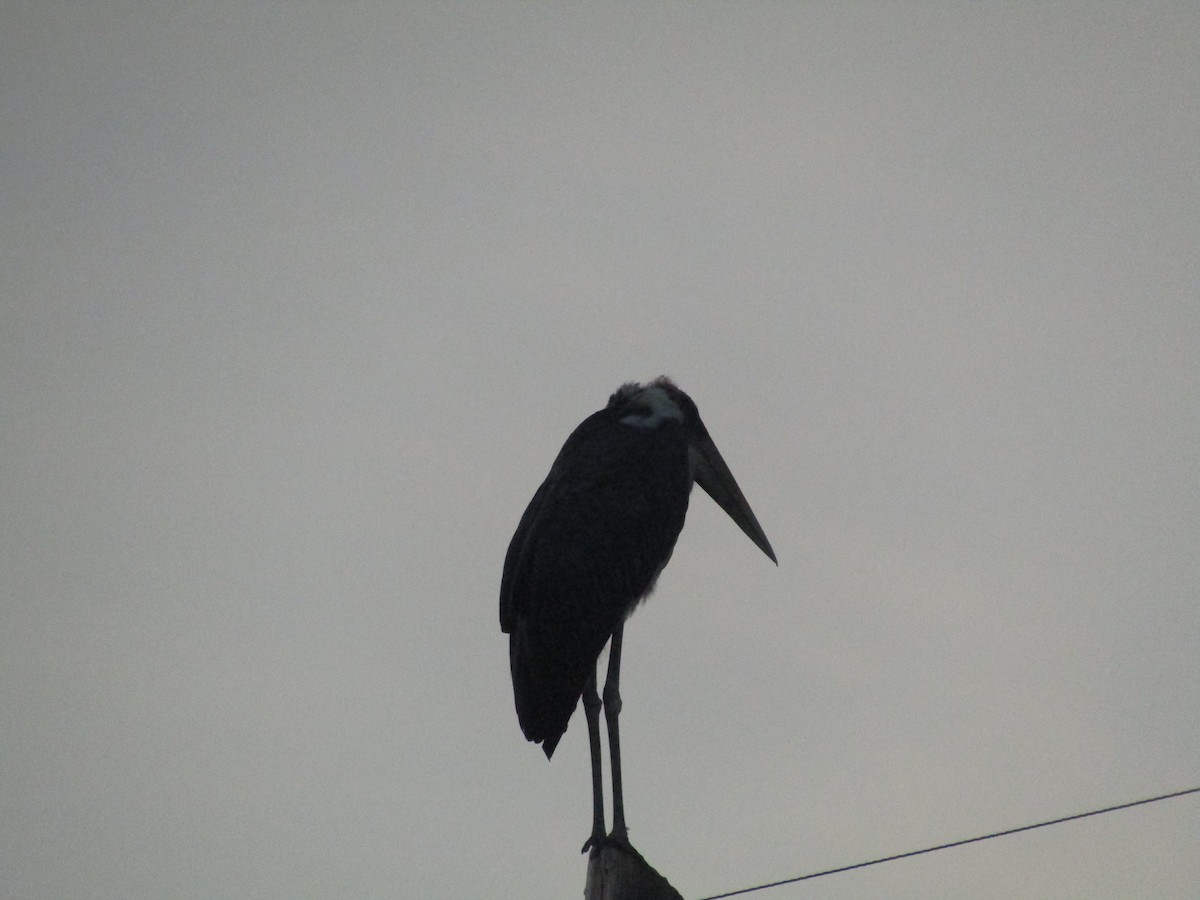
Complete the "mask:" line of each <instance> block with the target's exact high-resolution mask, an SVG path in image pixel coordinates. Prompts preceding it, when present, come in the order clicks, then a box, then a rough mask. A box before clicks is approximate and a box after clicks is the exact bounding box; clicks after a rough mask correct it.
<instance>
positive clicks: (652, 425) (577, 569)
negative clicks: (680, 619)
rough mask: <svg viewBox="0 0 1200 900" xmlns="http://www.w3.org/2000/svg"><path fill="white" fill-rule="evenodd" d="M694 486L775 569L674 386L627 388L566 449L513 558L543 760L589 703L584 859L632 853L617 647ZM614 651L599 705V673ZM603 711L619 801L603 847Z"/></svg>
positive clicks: (510, 619) (522, 663)
mask: <svg viewBox="0 0 1200 900" xmlns="http://www.w3.org/2000/svg"><path fill="white" fill-rule="evenodd" d="M693 482H695V483H697V484H699V485H700V487H702V488H704V490H705V491H706V492H707V493H708V495H709V496H710V497H712V498H713V499H714V500H715V501H717V503H718V504H720V506H721V508H722V509H723V510H725V512H726V513H728V514H729V516H730V517H731V518H732V519H733V520H734V521H735V522H736V523H737V524H738V525H739V526H740V527H741V529H742V531H744V532H745V533H746V535H747V536H749V538H750V540H752V541H754V543H755V544H757V545H758V547H759V549H761V550H762V551H763V553H765V554H767V556H769V557H770V558H771V561H772V562H775V561H776V560H775V552H774V551H773V550H772V549H771V544H770V542H769V541H768V540H767V536H766V535H765V534H764V533H763V530H762V527H761V526H760V525H759V524H758V520H757V519H756V518H755V516H754V513H753V512H752V511H751V509H750V504H749V503H747V502H746V498H745V497H744V496H742V492H741V490H740V489H739V488H738V485H737V482H736V481H735V480H734V478H733V474H732V473H731V472H730V471H729V467H728V466H727V465H725V461H724V460H723V459H722V458H721V454H720V452H719V451H718V450H717V447H716V445H715V444H714V443H713V441H712V438H710V437H709V436H708V430H707V429H706V428H705V427H704V423H703V422H702V421H701V420H700V413H699V412H698V411H697V410H696V404H695V403H693V402H692V398H691V397H689V396H688V395H687V394H685V393H684V392H683V391H681V390H680V389H679V388H677V387H676V386H675V385H674V383H672V382H671V381H670V379H668V378H666V377H661V378H657V379H655V380H654V381H652V382H650V383H649V384H645V385H641V384H636V383H632V382H631V383H629V384H625V385H623V386H622V387H621V388H619V389H618V390H617V391H616V393H614V394H613V395H612V396H611V397H609V398H608V405H607V406H606V407H605V408H604V409H602V410H600V411H599V412H595V413H593V414H592V415H590V416H588V417H587V418H586V419H584V420H583V422H582V423H580V425H579V427H578V428H576V429H575V431H574V432H573V433H572V434H571V436H570V437H569V438H567V442H566V443H565V444H564V445H563V448H562V450H561V451H559V454H558V458H557V459H555V461H554V465H553V466H551V468H550V474H549V475H548V476H546V480H545V481H544V482H542V485H541V487H539V488H538V490H537V493H535V494H534V495H533V500H531V501H530V503H529V506H528V508H526V510H525V513H524V515H522V516H521V521H520V524H518V525H517V530H516V533H515V534H514V535H513V537H512V542H511V543H510V544H509V546H508V554H507V556H506V557H505V560H504V575H503V577H502V579H501V583H500V628H501V630H503V631H504V632H506V633H507V634H508V635H509V644H508V646H509V662H510V665H511V667H512V680H513V695H514V698H515V701H516V707H517V718H518V720H519V721H520V723H521V730H522V731H523V732H524V733H525V737H526V738H528V739H529V740H530V741H533V742H535V743H540V744H541V745H542V749H543V750H544V751H545V753H546V757H547V758H549V757H550V756H551V755H552V754H553V753H554V748H555V747H556V746H557V745H558V741H559V739H560V738H561V737H562V736H563V732H565V731H566V730H567V721H568V720H569V719H570V718H571V714H572V713H573V712H574V711H575V706H576V704H578V702H579V699H580V696H581V695H582V698H583V710H584V713H585V714H586V716H587V725H588V741H589V744H590V747H591V755H592V833H591V836H590V837H589V838H588V840H587V842H586V843H585V844H584V845H583V849H584V850H585V851H586V850H587V849H588V848H589V847H591V848H599V847H600V846H602V845H603V844H604V843H605V842H606V841H615V842H619V843H622V844H625V845H628V832H627V829H626V826H625V808H624V801H623V799H622V796H621V750H620V740H619V738H618V732H617V715H618V714H619V713H620V711H621V695H620V692H619V689H618V680H619V671H620V666H621V635H622V631H623V629H624V623H625V619H626V618H627V617H628V616H629V614H630V613H632V612H633V610H634V608H636V607H637V605H638V603H639V601H641V600H644V599H645V598H646V597H647V596H648V595H649V594H650V592H651V591H652V590H653V589H654V582H655V580H656V579H657V578H658V575H659V573H660V572H662V570H663V567H664V566H665V565H666V564H667V561H668V560H669V559H670V558H671V551H672V550H673V549H674V547H675V540H676V538H678V537H679V532H680V530H681V529H682V528H683V520H684V515H685V514H686V513H687V506H688V495H689V494H690V493H691V490H692V483H693ZM610 641H611V646H610V650H609V659H608V676H607V680H606V681H605V684H604V700H603V704H602V703H601V699H600V696H599V694H598V693H597V690H596V684H597V682H596V664H597V660H598V658H599V656H600V653H601V651H602V650H603V649H604V645H605V644H606V643H608V642H610ZM602 707H603V709H604V716H605V720H606V723H607V725H608V741H609V757H610V762H611V766H612V788H613V827H612V832H611V833H610V834H609V835H608V837H607V838H606V837H605V834H604V793H603V785H602V776H601V765H600V710H601V708H602Z"/></svg>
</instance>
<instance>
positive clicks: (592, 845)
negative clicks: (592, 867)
mask: <svg viewBox="0 0 1200 900" xmlns="http://www.w3.org/2000/svg"><path fill="white" fill-rule="evenodd" d="M605 847H619V848H621V849H622V850H632V849H633V845H632V844H631V843H629V832H628V831H627V830H626V829H624V828H622V829H621V830H620V832H617V831H616V830H614V831H612V832H610V833H608V834H593V835H592V836H591V837H589V838H588V839H587V840H586V841H584V842H583V849H582V850H580V851H579V852H580V853H587V852H588V851H589V850H590V851H591V854H590V855H591V856H596V855H597V854H599V852H600V851H601V850H603V849H604V848H605Z"/></svg>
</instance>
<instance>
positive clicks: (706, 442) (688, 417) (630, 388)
mask: <svg viewBox="0 0 1200 900" xmlns="http://www.w3.org/2000/svg"><path fill="white" fill-rule="evenodd" d="M608 408H609V409H614V410H616V411H617V414H618V416H619V419H618V421H620V422H621V423H622V424H624V425H631V426H633V427H635V428H645V429H655V428H660V427H662V426H663V425H665V424H667V423H669V422H670V423H677V424H678V425H680V426H682V428H683V433H684V435H685V437H686V440H687V447H688V466H689V468H690V469H691V475H692V480H693V481H695V483H696V484H698V485H700V487H702V488H704V491H705V493H707V494H708V496H710V497H712V498H713V499H714V500H715V501H717V504H718V505H719V506H720V507H721V509H723V510H725V512H726V513H727V514H728V515H729V517H730V518H731V519H733V521H734V522H736V523H737V524H738V527H739V528H741V529H742V531H744V532H745V533H746V536H747V537H749V538H750V540H752V541H754V543H755V545H756V546H757V547H758V548H759V549H760V550H762V552H763V553H765V554H767V556H768V557H769V558H770V559H771V562H774V563H776V564H777V565H778V560H776V559H775V551H774V550H772V549H771V542H770V541H768V540H767V536H766V534H765V533H764V532H763V530H762V526H761V525H759V524H758V519H757V518H756V517H755V515H754V511H753V510H752V509H751V508H750V504H749V503H748V502H747V501H746V498H745V496H743V494H742V491H741V488H739V487H738V483H737V481H736V480H735V479H734V477H733V473H732V472H730V471H729V466H727V465H726V464H725V460H724V459H723V458H722V457H721V451H719V450H718V449H717V445H716V444H715V443H713V439H712V438H711V437H709V434H708V429H707V428H705V427H704V421H703V420H702V419H701V418H700V411H699V410H698V409H696V404H695V403H694V402H693V401H692V398H691V397H689V396H688V395H687V394H685V393H684V392H683V391H681V390H680V389H679V388H678V387H677V386H676V385H675V383H674V382H673V381H671V379H669V378H667V377H666V376H665V375H662V376H660V377H658V378H656V379H654V380H653V381H651V382H648V383H647V384H638V383H636V382H628V383H627V384H623V385H621V387H619V388H618V389H617V390H616V391H615V392H614V393H613V394H612V396H611V397H609V398H608Z"/></svg>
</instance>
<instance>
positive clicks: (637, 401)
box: [621, 384, 683, 428]
mask: <svg viewBox="0 0 1200 900" xmlns="http://www.w3.org/2000/svg"><path fill="white" fill-rule="evenodd" d="M631 402H632V403H633V411H632V412H630V413H629V415H627V416H625V417H624V418H622V419H621V423H622V424H624V425H634V426H636V427H637V428H657V427H658V426H659V425H661V424H662V423H663V422H666V421H667V420H668V419H674V420H675V421H676V422H682V421H683V410H681V409H680V408H679V405H678V404H677V403H676V402H675V401H674V400H672V399H671V395H670V394H668V393H667V392H666V391H665V390H664V389H663V388H661V387H659V386H658V385H656V384H651V385H650V386H649V387H645V388H642V389H641V390H640V391H638V392H637V393H636V394H634V395H633V398H632V399H631Z"/></svg>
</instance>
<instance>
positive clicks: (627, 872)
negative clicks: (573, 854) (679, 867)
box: [583, 842, 683, 900]
mask: <svg viewBox="0 0 1200 900" xmlns="http://www.w3.org/2000/svg"><path fill="white" fill-rule="evenodd" d="M583 897H584V900H683V897H682V896H680V894H679V892H678V891H677V890H675V888H673V887H671V885H670V884H669V883H668V882H667V879H665V878H663V877H662V876H661V875H659V874H658V872H656V871H654V869H653V868H651V866H650V864H649V863H647V862H646V860H644V859H642V855H641V854H640V853H638V852H637V851H636V850H634V849H633V847H632V846H630V845H628V844H618V843H616V842H613V843H606V844H605V845H604V846H603V847H601V848H600V851H599V852H598V853H597V852H595V851H593V852H592V853H591V854H589V856H588V870H587V884H586V885H585V886H584V889H583Z"/></svg>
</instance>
